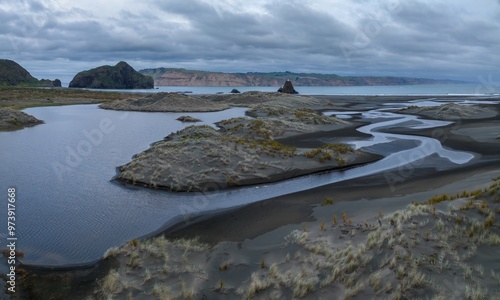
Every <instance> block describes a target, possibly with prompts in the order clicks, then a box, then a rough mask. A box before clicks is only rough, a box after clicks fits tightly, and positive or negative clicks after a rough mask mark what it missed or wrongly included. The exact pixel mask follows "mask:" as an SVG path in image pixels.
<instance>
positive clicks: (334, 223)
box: [332, 215, 337, 225]
mask: <svg viewBox="0 0 500 300" xmlns="http://www.w3.org/2000/svg"><path fill="white" fill-rule="evenodd" d="M332 225H337V216H336V215H333V218H332Z"/></svg>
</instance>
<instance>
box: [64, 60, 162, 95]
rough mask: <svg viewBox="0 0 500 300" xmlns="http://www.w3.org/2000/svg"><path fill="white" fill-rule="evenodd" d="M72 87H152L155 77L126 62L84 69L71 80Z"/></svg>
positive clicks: (70, 85)
mask: <svg viewBox="0 0 500 300" xmlns="http://www.w3.org/2000/svg"><path fill="white" fill-rule="evenodd" d="M69 87H70V88H91V89H152V88H154V82H153V78H152V77H149V76H144V75H142V74H141V73H139V72H137V71H136V70H134V69H133V68H132V67H131V66H130V65H128V64H127V63H126V62H123V61H121V62H119V63H118V64H116V66H114V67H112V66H101V67H98V68H94V69H91V70H87V71H83V72H80V73H78V74H76V76H75V77H74V78H73V80H71V82H70V84H69Z"/></svg>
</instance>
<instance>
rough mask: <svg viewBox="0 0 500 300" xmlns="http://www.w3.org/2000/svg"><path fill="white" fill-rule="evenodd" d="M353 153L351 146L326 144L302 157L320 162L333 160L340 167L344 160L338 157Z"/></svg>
mask: <svg viewBox="0 0 500 300" xmlns="http://www.w3.org/2000/svg"><path fill="white" fill-rule="evenodd" d="M352 152H354V149H353V148H352V147H351V146H348V145H344V144H327V145H324V146H321V147H319V148H316V149H313V150H311V151H308V152H305V153H304V156H305V157H307V158H316V157H317V158H318V160H319V161H320V162H324V161H327V160H332V159H333V158H335V159H336V160H337V162H338V163H339V164H340V165H343V164H345V159H344V158H342V157H340V155H344V154H348V153H352Z"/></svg>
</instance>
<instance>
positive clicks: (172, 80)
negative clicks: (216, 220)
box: [139, 68, 462, 86]
mask: <svg viewBox="0 0 500 300" xmlns="http://www.w3.org/2000/svg"><path fill="white" fill-rule="evenodd" d="M139 73H141V74H143V75H146V76H151V77H153V79H154V82H155V86H281V85H283V83H284V82H285V81H286V80H287V79H290V80H291V81H293V84H294V85H296V86H375V85H417V84H449V83H462V82H458V81H453V80H436V79H426V78H409V77H376V76H339V75H336V74H319V73H293V72H288V71H287V72H269V73H260V72H248V73H223V72H207V71H197V70H186V69H176V68H155V69H144V70H140V71H139Z"/></svg>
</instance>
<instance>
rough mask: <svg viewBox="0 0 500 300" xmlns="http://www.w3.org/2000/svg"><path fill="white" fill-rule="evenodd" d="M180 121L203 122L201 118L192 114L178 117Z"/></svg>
mask: <svg viewBox="0 0 500 300" xmlns="http://www.w3.org/2000/svg"><path fill="white" fill-rule="evenodd" d="M177 120H178V121H181V122H183V123H189V122H192V123H194V122H201V120H200V119H196V118H193V117H191V116H180V117H178V118H177Z"/></svg>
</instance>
